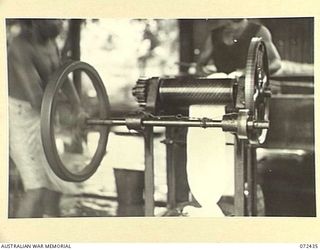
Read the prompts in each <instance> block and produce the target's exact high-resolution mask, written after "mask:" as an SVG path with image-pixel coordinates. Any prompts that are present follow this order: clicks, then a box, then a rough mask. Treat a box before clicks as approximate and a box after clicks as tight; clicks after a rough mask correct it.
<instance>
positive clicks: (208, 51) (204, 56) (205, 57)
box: [197, 34, 213, 73]
mask: <svg viewBox="0 0 320 250" xmlns="http://www.w3.org/2000/svg"><path fill="white" fill-rule="evenodd" d="M212 52H213V46H212V40H211V34H209V36H208V37H207V39H206V41H205V44H204V46H203V49H202V51H201V53H200V55H199V58H198V61H197V72H198V73H199V72H200V73H201V72H203V67H204V66H205V65H207V63H208V62H209V61H210V59H211V55H212Z"/></svg>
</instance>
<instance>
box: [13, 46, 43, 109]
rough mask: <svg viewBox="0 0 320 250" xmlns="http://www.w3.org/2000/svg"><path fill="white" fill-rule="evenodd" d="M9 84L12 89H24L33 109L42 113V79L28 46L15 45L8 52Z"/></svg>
mask: <svg viewBox="0 0 320 250" xmlns="http://www.w3.org/2000/svg"><path fill="white" fill-rule="evenodd" d="M8 65H9V69H8V70H9V76H8V80H9V84H10V86H11V88H22V91H23V92H24V93H25V97H26V98H27V100H28V101H29V103H30V104H31V106H32V108H33V109H35V110H37V111H38V112H40V110H41V102H42V97H43V90H42V88H41V84H42V82H41V78H40V76H39V73H38V71H37V70H36V67H35V65H34V63H33V62H32V54H31V52H30V51H29V48H28V47H27V46H25V47H24V46H23V44H13V45H12V47H11V48H10V50H9V52H8Z"/></svg>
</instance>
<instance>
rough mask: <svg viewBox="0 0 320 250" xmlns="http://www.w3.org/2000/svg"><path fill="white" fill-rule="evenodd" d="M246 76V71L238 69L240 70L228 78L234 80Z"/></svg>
mask: <svg viewBox="0 0 320 250" xmlns="http://www.w3.org/2000/svg"><path fill="white" fill-rule="evenodd" d="M244 75H245V71H244V70H240V69H238V70H236V71H233V72H231V73H230V74H228V77H229V78H232V79H234V78H240V77H242V76H244Z"/></svg>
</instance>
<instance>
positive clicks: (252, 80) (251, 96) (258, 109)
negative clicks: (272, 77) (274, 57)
mask: <svg viewBox="0 0 320 250" xmlns="http://www.w3.org/2000/svg"><path fill="white" fill-rule="evenodd" d="M244 94H245V108H246V109H247V110H248V111H249V116H250V117H251V118H252V119H253V120H255V121H269V99H270V95H271V91H270V86H269V64H268V57H267V52H266V46H265V44H264V42H263V41H262V39H261V38H256V37H254V38H252V40H251V43H250V46H249V51H248V57H247V64H246V75H245V93H244ZM267 131H268V129H266V128H262V129H257V128H256V129H249V130H248V138H249V141H250V142H251V143H253V144H262V143H263V142H264V141H265V139H266V136H267Z"/></svg>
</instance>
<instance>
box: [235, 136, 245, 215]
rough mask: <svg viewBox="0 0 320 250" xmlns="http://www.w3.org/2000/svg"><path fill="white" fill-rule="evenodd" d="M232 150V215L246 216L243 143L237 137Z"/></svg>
mask: <svg viewBox="0 0 320 250" xmlns="http://www.w3.org/2000/svg"><path fill="white" fill-rule="evenodd" d="M234 142H235V143H234V150H235V154H234V155H235V157H234V158H235V159H234V160H235V162H234V167H235V170H234V173H235V178H234V182H235V185H234V186H235V191H234V214H235V216H244V215H246V212H245V210H246V206H245V204H246V201H245V193H244V191H245V188H244V185H245V164H246V158H245V154H246V152H245V142H244V141H243V140H239V139H238V138H237V137H235V139H234Z"/></svg>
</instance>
